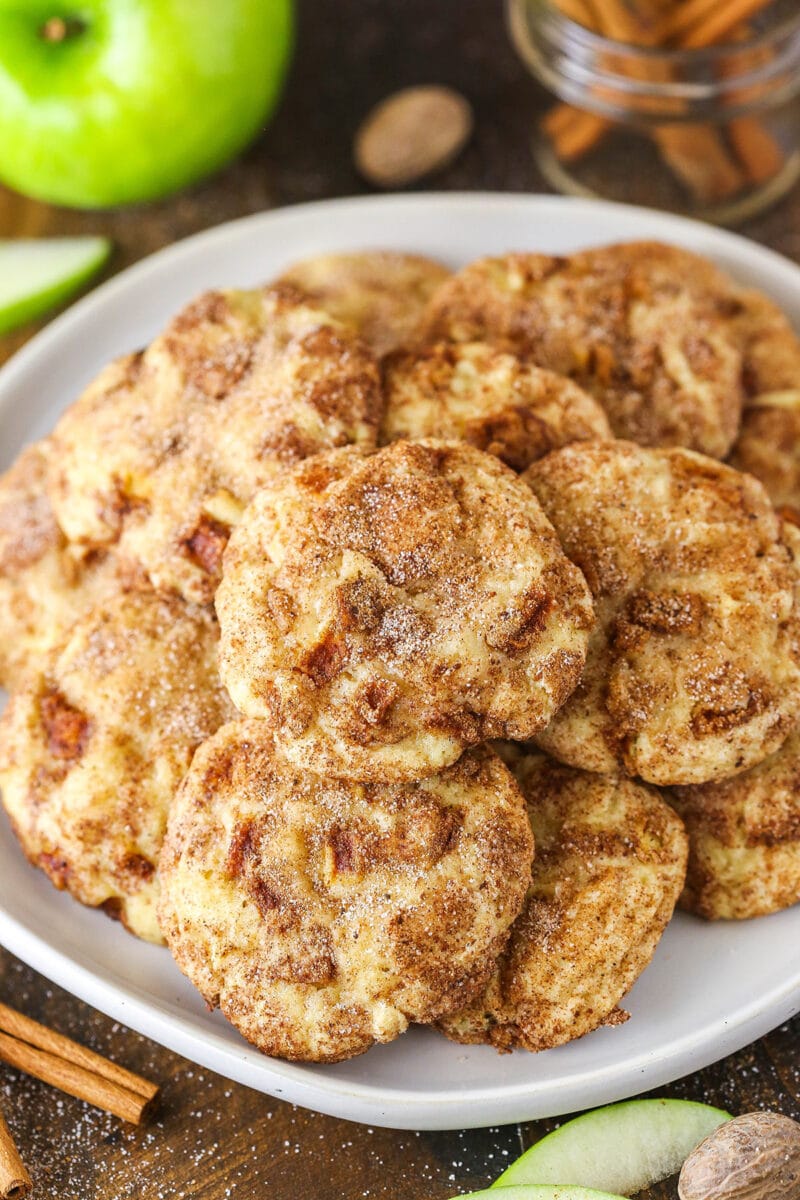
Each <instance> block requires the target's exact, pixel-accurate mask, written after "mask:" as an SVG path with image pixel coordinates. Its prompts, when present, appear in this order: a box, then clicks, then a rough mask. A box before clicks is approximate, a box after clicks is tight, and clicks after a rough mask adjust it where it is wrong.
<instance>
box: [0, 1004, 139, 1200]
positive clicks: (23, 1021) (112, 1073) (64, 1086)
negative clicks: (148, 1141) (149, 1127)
mask: <svg viewBox="0 0 800 1200" xmlns="http://www.w3.org/2000/svg"><path fill="white" fill-rule="evenodd" d="M0 1061H2V1062H6V1063H8V1064H9V1065H10V1066H12V1067H16V1068H17V1070H20V1071H25V1072H26V1073H27V1074H28V1075H33V1076H35V1078H36V1079H41V1080H43V1081H44V1082H45V1083H49V1084H52V1085H53V1087H57V1088H59V1089H60V1090H61V1091H62V1092H66V1093H67V1094H68V1095H70V1096H77V1097H78V1099H80V1100H86V1101H87V1103H89V1104H94V1105H95V1106H96V1107H97V1108H104V1109H106V1110H107V1111H108V1112H111V1113H114V1114H115V1115H116V1116H118V1117H122V1119H123V1120H125V1121H131V1122H132V1123H133V1124H135V1125H138V1124H139V1123H140V1122H141V1121H143V1120H144V1119H145V1117H146V1116H147V1114H148V1113H149V1112H150V1110H151V1109H152V1107H153V1105H154V1104H155V1102H156V1099H157V1097H158V1087H157V1086H156V1085H155V1084H154V1083H150V1082H149V1081H148V1080H147V1079H142V1077H141V1076H139V1075H135V1074H134V1073H133V1072H132V1071H127V1070H126V1069H125V1068H124V1067H120V1066H118V1065H117V1064H116V1063H113V1062H111V1061H110V1060H109V1059H107V1058H103V1056H102V1055H100V1054H95V1052H94V1051H93V1050H87V1048H86V1047H85V1046H80V1045H79V1044H78V1043H77V1042H73V1041H72V1040H71V1039H70V1038H68V1037H64V1035H63V1034H60V1033H56V1032H55V1030H52V1029H49V1028H48V1027H47V1026H46V1025H40V1024H39V1022H38V1021H33V1020H32V1019H31V1018H30V1017H26V1016H24V1014H23V1013H20V1012H17V1011H16V1009H13V1008H9V1007H8V1006H7V1005H5V1004H0ZM30 1188H31V1179H30V1176H29V1175H28V1172H27V1171H26V1170H25V1167H24V1165H23V1163H22V1160H21V1159H20V1156H19V1153H18V1152H17V1148H16V1146H15V1145H14V1142H13V1139H12V1137H11V1134H10V1132H9V1130H8V1126H7V1125H6V1123H5V1121H4V1120H3V1118H2V1116H0V1200H19V1198H21V1197H23V1196H26V1195H27V1194H28V1192H29V1191H30Z"/></svg>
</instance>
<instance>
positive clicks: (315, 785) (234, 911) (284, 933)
mask: <svg viewBox="0 0 800 1200" xmlns="http://www.w3.org/2000/svg"><path fill="white" fill-rule="evenodd" d="M532 852H533V844H532V838H531V833H530V827H529V825H528V821H527V817H526V815H525V806H524V803H523V800H522V796H521V795H520V792H519V789H518V788H517V786H516V784H515V783H514V780H513V778H512V776H511V775H510V773H509V772H508V771H507V770H506V768H505V767H504V766H503V764H502V762H501V761H500V759H499V758H497V756H496V755H495V754H493V753H492V752H491V751H490V750H489V749H488V748H486V747H482V748H480V749H476V750H473V751H470V752H469V753H467V754H465V755H464V756H463V757H462V758H461V759H460V760H459V762H458V763H456V764H455V765H454V766H451V767H449V768H448V769H447V770H446V771H444V772H442V773H441V774H440V775H437V776H435V777H433V778H431V779H427V780H425V781H423V782H421V783H408V784H403V785H398V784H394V785H391V784H365V785H362V784H356V783H351V782H347V781H340V782H336V781H334V780H331V779H328V778H321V777H320V776H316V775H312V774H310V773H307V772H302V771H298V770H297V769H296V768H293V767H291V766H290V765H288V764H287V763H286V762H285V761H282V759H281V758H280V757H279V756H278V755H277V754H276V752H275V749H274V747H273V743H272V739H271V737H270V734H269V731H268V729H267V726H266V724H265V722H263V721H238V722H234V723H232V724H229V725H227V726H225V727H224V728H223V729H221V730H220V731H219V733H218V734H217V735H216V736H215V737H213V738H212V739H210V740H209V741H208V742H206V744H205V745H204V746H202V747H201V748H200V750H199V751H198V753H197V754H196V756H195V759H194V762H193V763H192V767H191V770H190V771H189V774H188V775H187V777H186V779H185V780H184V783H183V785H182V787H181V789H180V792H179V793H178V796H177V799H176V801H175V804H174V806H173V809H172V811H171V813H170V819H169V831H168V834H167V839H166V842H165V844H164V850H163V854H162V857H161V877H162V895H161V903H160V917H161V923H162V928H163V930H164V933H165V936H166V938H167V941H168V943H169V945H170V948H171V949H172V952H173V954H174V956H175V959H176V962H177V963H178V966H179V967H180V968H181V970H182V971H183V972H184V973H185V974H186V975H188V976H189V978H190V979H191V980H192V982H193V983H194V984H195V985H196V986H197V987H198V988H199V990H200V991H201V992H202V994H203V996H204V997H205V999H206V1002H207V1003H208V1004H210V1005H213V1006H219V1007H220V1008H221V1009H222V1012H223V1013H224V1014H225V1016H226V1017H227V1018H228V1019H229V1020H230V1021H231V1022H232V1023H233V1024H234V1025H235V1026H236V1027H237V1029H238V1030H239V1031H240V1033H242V1034H243V1035H244V1036H245V1037H246V1038H247V1039H248V1040H249V1041H251V1042H253V1043H254V1044H255V1045H256V1046H258V1047H259V1049H261V1050H263V1051H264V1052H265V1053H267V1054H271V1055H275V1056H277V1057H281V1058H288V1059H298V1060H305V1061H311V1062H336V1061H339V1060H341V1059H344V1058H350V1057H352V1056H353V1055H356V1054H361V1053H363V1051H365V1050H367V1049H369V1047H370V1046H371V1045H372V1044H373V1043H374V1042H388V1041H391V1040H392V1039H393V1038H395V1037H397V1036H398V1035H399V1034H400V1033H402V1032H403V1031H404V1030H405V1028H406V1027H407V1025H408V1023H409V1022H410V1021H422V1022H430V1021H433V1020H435V1019H436V1018H437V1017H439V1016H441V1015H442V1013H443V1012H446V1011H449V1010H450V1009H452V1008H453V1007H455V1006H456V1005H459V1004H461V1003H462V1002H463V1001H464V1000H465V999H468V998H469V997H471V996H472V995H474V994H475V993H476V991H479V990H480V989H481V988H482V987H483V985H484V983H485V981H486V978H487V976H488V975H489V974H490V972H491V970H492V967H493V964H494V961H495V959H496V956H497V954H498V953H499V952H500V951H501V950H502V948H503V946H504V944H505V941H506V939H507V936H508V930H509V927H510V925H511V923H512V921H513V920H514V918H515V916H516V915H517V913H518V912H519V910H520V907H521V905H522V901H523V898H524V895H525V890H526V888H527V886H528V883H529V881H530V864H531V857H532Z"/></svg>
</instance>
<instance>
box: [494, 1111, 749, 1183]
mask: <svg viewBox="0 0 800 1200" xmlns="http://www.w3.org/2000/svg"><path fill="white" fill-rule="evenodd" d="M730 1119H731V1118H730V1113H726V1112H723V1111H722V1109H720V1108H712V1107H711V1106H710V1105H708V1104H696V1103H695V1102H694V1101H691V1100H628V1101H625V1102H624V1103H622V1104H611V1105H609V1106H608V1107H606V1108H597V1109H595V1110H594V1111H593V1112H589V1113H585V1114H584V1115H583V1116H582V1117H576V1118H575V1120H573V1121H568V1122H567V1124H566V1125H562V1126H561V1128H560V1129H556V1130H554V1131H553V1132H552V1133H549V1134H548V1135H547V1137H544V1138H542V1140H541V1141H540V1142H537V1143H536V1144H535V1145H534V1146H531V1148H530V1150H526V1152H525V1153H524V1154H523V1155H522V1156H521V1157H520V1158H518V1159H517V1160H516V1162H513V1163H512V1164H511V1166H510V1167H509V1168H508V1170H507V1171H504V1172H503V1174H502V1175H501V1176H500V1178H499V1179H497V1180H495V1182H494V1184H493V1185H492V1187H493V1188H500V1189H502V1191H501V1192H500V1193H499V1195H498V1200H511V1196H510V1189H509V1195H508V1196H506V1188H507V1187H508V1185H509V1184H523V1183H530V1184H544V1183H550V1184H580V1185H582V1186H585V1187H594V1188H602V1189H604V1190H605V1191H607V1192H617V1193H619V1194H621V1195H623V1196H632V1195H634V1194H635V1193H636V1192H640V1191H642V1190H643V1189H644V1188H647V1187H650V1186H651V1185H652V1184H654V1183H658V1182H659V1181H660V1180H662V1179H666V1178H668V1176H670V1175H674V1174H675V1173H676V1172H677V1171H679V1170H680V1169H681V1166H682V1165H683V1162H684V1160H685V1159H686V1158H687V1157H688V1156H689V1154H691V1152H692V1150H694V1148H695V1146H697V1145H698V1144H699V1143H700V1142H701V1141H702V1140H703V1138H705V1137H707V1136H708V1134H709V1133H712V1132H713V1131H714V1130H715V1129H717V1128H718V1127H719V1126H720V1125H722V1124H723V1122H725V1121H729V1120H730ZM520 1200H522V1198H521V1197H520Z"/></svg>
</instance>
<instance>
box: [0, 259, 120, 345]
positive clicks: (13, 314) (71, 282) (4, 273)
mask: <svg viewBox="0 0 800 1200" xmlns="http://www.w3.org/2000/svg"><path fill="white" fill-rule="evenodd" d="M110 252H111V242H110V241H109V240H108V238H103V237H74V238H35V239H27V238H19V239H16V240H14V241H0V334H2V333H8V331H9V330H10V329H16V327H17V326H18V325H24V324H25V322H26V321H32V320H33V319H34V317H38V316H40V315H41V314H42V313H45V312H47V310H48V309H50V308H54V307H55V306H56V305H57V304H61V303H63V301H64V300H68V299H69V298H70V296H72V295H73V294H74V293H75V292H77V291H78V290H79V289H80V288H81V287H83V285H84V284H85V283H87V282H88V280H89V279H91V277H92V276H93V275H94V274H95V273H96V272H97V271H99V270H100V268H101V267H102V265H103V263H104V262H105V261H106V259H107V258H108V256H109V254H110Z"/></svg>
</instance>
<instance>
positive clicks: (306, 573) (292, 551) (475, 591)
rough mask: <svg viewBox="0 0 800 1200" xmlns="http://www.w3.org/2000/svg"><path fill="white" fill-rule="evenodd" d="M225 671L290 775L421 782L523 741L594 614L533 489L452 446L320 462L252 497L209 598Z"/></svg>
mask: <svg viewBox="0 0 800 1200" xmlns="http://www.w3.org/2000/svg"><path fill="white" fill-rule="evenodd" d="M216 603H217V612H218V615H219V618H220V624H221V632H222V638H221V644H220V670H221V672H222V676H223V679H224V680H225V683H226V685H227V687H228V689H229V691H230V693H231V696H232V698H233V700H234V703H235V704H236V705H237V707H238V708H239V709H240V710H241V711H242V712H244V713H245V714H247V715H248V716H256V717H262V718H265V719H266V720H268V721H269V722H270V725H271V727H272V728H273V729H274V731H275V736H276V738H277V739H278V740H279V741H280V743H281V745H282V746H283V749H284V751H285V753H286V754H287V755H288V756H289V757H290V758H291V760H292V761H293V762H294V763H295V764H296V765H298V766H304V767H306V768H309V769H311V768H314V769H316V770H325V771H330V772H331V773H333V774H339V775H342V774H344V775H345V776H348V777H350V778H364V779H382V778H392V779H414V778H421V777H423V776H425V775H429V774H432V773H433V772H435V771H436V770H439V769H440V768H441V767H443V766H445V765H447V764H448V763H450V762H453V761H454V759H456V758H457V757H458V755H459V754H460V752H461V750H462V749H463V747H464V746H467V745H471V744H474V743H476V742H479V741H481V740H483V739H484V738H485V737H487V736H490V735H491V736H494V735H495V734H500V733H503V735H504V736H506V735H508V734H510V733H511V732H512V731H513V732H514V735H515V736H517V737H529V736H531V734H532V733H533V732H534V731H535V730H536V729H539V728H541V727H542V726H543V725H544V724H546V722H547V721H548V720H549V718H550V716H551V715H552V714H553V713H554V712H555V710H556V709H557V708H558V706H559V705H560V704H561V703H563V701H564V699H565V698H566V696H567V695H568V694H569V692H570V691H571V690H572V688H573V687H574V686H575V684H576V682H577V680H578V677H579V675H580V671H581V668H582V665H583V659H584V653H585V647H586V643H587V639H588V631H589V628H590V626H591V624H592V608H591V602H590V599H589V593H588V589H587V588H586V584H585V582H584V580H583V578H582V577H581V575H580V572H579V571H578V570H576V568H575V567H574V566H573V565H572V564H571V563H570V562H569V561H568V560H567V559H566V558H565V556H564V554H563V552H562V550H561V547H560V545H559V543H558V539H557V537H556V535H555V533H554V531H553V529H552V527H551V526H550V524H549V522H548V521H547V520H546V518H545V517H544V515H543V513H542V511H541V509H540V507H539V504H538V503H537V502H536V500H535V498H534V497H533V495H532V494H531V492H530V490H529V489H527V488H526V487H525V485H524V484H522V483H520V481H519V480H518V479H517V478H516V476H515V475H514V474H513V472H511V471H510V470H509V469H508V468H507V467H505V466H503V464H502V463H500V462H499V460H498V459H496V458H495V457H493V456H492V455H488V454H484V453H482V452H481V451H480V450H476V449H475V448H474V447H472V446H468V445H466V444H465V443H457V442H451V443H448V442H440V441H435V440H432V439H431V440H427V441H421V442H406V441H401V442H396V443H394V444H393V445H391V446H388V447H386V448H385V449H383V450H380V451H378V452H377V453H375V454H372V455H369V454H365V453H364V452H363V451H361V450H359V449H357V448H354V447H351V448H346V449H343V450H338V451H332V452H328V453H327V454H324V455H319V456H317V457H316V458H314V459H311V460H309V461H308V462H306V463H304V464H302V465H301V466H300V467H299V468H297V469H296V470H295V471H293V472H292V473H290V474H287V475H285V476H284V477H282V478H281V479H279V480H276V481H275V482H274V483H273V484H272V485H270V486H269V487H266V488H264V489H263V490H262V491H261V492H259V493H258V495H257V496H256V497H255V499H254V500H253V502H252V503H251V505H250V507H249V509H248V511H247V512H246V513H245V515H244V517H243V519H242V522H241V524H240V525H239V526H238V528H237V530H236V532H235V534H234V537H233V538H232V539H231V542H230V544H229V546H228V549H227V551H226V555H225V564H224V575H223V581H222V584H221V586H220V588H219V591H218V593H217V598H216Z"/></svg>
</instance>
